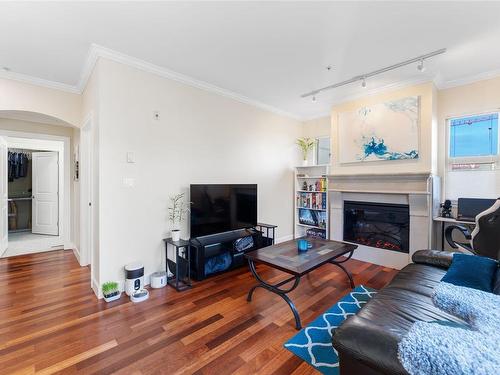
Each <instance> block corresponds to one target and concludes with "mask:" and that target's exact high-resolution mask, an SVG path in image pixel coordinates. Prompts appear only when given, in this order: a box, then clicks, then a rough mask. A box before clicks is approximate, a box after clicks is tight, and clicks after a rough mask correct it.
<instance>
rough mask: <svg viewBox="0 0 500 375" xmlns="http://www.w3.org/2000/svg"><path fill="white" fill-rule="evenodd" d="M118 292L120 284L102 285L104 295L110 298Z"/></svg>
mask: <svg viewBox="0 0 500 375" xmlns="http://www.w3.org/2000/svg"><path fill="white" fill-rule="evenodd" d="M118 291H119V290H118V283H117V282H116V281H107V282H105V283H104V284H102V294H104V295H105V296H109V295H111V294H113V293H116V292H118Z"/></svg>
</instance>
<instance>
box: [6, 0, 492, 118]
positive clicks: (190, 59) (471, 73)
mask: <svg viewBox="0 0 500 375" xmlns="http://www.w3.org/2000/svg"><path fill="white" fill-rule="evenodd" d="M499 14H500V3H499V2H477V1H470V2H437V1H434V2H418V1H417V2H330V3H327V2H272V3H271V2H267V3H257V2H232V3H228V2H199V3H193V2H181V3H177V2H176V3H173V2H168V3H167V2H152V3H146V2H135V3H134V2H127V3H121V2H109V3H103V2H99V3H97V2H82V3H49V2H47V3H45V2H36V3H22V2H12V3H5V2H2V3H1V4H0V67H9V68H10V69H11V72H8V73H6V72H3V73H2V76H12V77H13V76H15V75H16V74H18V75H27V76H32V77H36V78H39V79H43V80H48V81H54V82H57V83H60V84H64V85H67V86H71V87H74V88H75V89H76V88H77V87H78V83H79V81H80V80H81V77H82V74H83V70H84V65H85V62H86V60H87V56H88V54H89V49H90V46H91V45H92V44H93V43H94V44H97V45H100V46H104V47H106V48H109V49H112V50H115V51H118V52H120V53H123V54H126V55H128V56H132V57H134V58H136V59H140V60H143V61H145V62H148V63H151V64H155V65H157V66H159V67H163V68H166V69H168V70H170V71H174V72H178V73H181V74H183V75H185V76H188V77H191V78H193V79H194V80H198V81H202V82H206V83H208V84H210V85H213V86H217V87H219V88H221V89H224V90H226V91H229V92H232V93H235V94H237V95H239V96H240V97H246V98H249V99H251V100H253V101H256V102H259V103H262V104H264V105H267V106H270V107H273V108H275V109H278V110H281V111H284V112H287V113H290V114H292V115H294V116H295V117H299V118H311V117H316V116H319V115H322V114H326V113H328V111H329V110H330V108H331V106H332V104H333V103H337V102H340V101H343V100H345V99H346V98H349V97H353V96H358V95H361V94H363V93H368V92H370V91H373V90H377V89H380V88H382V87H387V86H391V85H395V84H400V83H402V82H407V81H416V80H422V79H436V80H437V81H438V82H440V83H442V84H448V85H450V84H454V83H457V82H461V81H464V80H469V79H473V78H474V77H478V76H488V75H489V74H491V75H492V74H496V73H500V22H499V20H500V18H499ZM443 47H445V48H448V52H447V53H446V54H445V55H442V56H439V57H435V58H433V59H432V61H429V62H428V64H426V66H427V69H426V71H425V72H424V73H419V72H417V70H416V69H415V67H414V66H411V67H406V68H401V69H398V70H397V71H393V72H390V73H386V74H384V75H381V76H378V77H376V78H372V79H370V80H369V81H368V88H367V89H362V88H361V87H360V85H359V84H357V83H354V84H351V85H348V86H345V87H343V88H338V89H334V90H331V91H329V92H327V93H324V94H322V95H320V96H318V100H317V101H316V102H312V101H311V100H310V99H303V98H300V95H301V94H303V93H305V92H308V91H311V90H314V89H317V88H319V87H322V86H326V85H328V84H331V83H335V82H338V81H342V80H345V79H348V78H351V77H353V76H356V75H360V74H362V73H366V72H369V71H371V70H375V69H378V68H381V67H384V66H387V65H391V64H394V63H397V62H399V61H402V60H406V59H408V58H412V57H415V56H418V55H420V54H424V53H427V52H431V51H433V50H436V49H439V48H443ZM328 65H331V66H333V69H332V70H331V71H327V70H326V66H328Z"/></svg>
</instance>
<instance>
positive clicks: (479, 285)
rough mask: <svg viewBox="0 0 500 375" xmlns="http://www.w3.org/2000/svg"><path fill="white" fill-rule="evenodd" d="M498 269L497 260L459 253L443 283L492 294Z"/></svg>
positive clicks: (454, 258)
mask: <svg viewBox="0 0 500 375" xmlns="http://www.w3.org/2000/svg"><path fill="white" fill-rule="evenodd" d="M497 269H498V262H497V261H496V260H493V259H490V258H486V257H480V256H477V255H467V254H460V253H457V254H453V261H452V263H451V266H450V268H448V272H446V275H444V277H443V278H442V279H441V281H444V282H447V283H450V284H453V285H458V286H465V287H467V288H473V289H479V290H482V291H484V292H490V293H491V292H492V291H493V280H494V278H495V274H496V272H497Z"/></svg>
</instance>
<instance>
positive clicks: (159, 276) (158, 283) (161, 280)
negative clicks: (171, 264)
mask: <svg viewBox="0 0 500 375" xmlns="http://www.w3.org/2000/svg"><path fill="white" fill-rule="evenodd" d="M165 285H167V273H166V272H165V271H161V272H155V273H153V274H152V275H151V288H155V289H159V288H163V287H164V286H165Z"/></svg>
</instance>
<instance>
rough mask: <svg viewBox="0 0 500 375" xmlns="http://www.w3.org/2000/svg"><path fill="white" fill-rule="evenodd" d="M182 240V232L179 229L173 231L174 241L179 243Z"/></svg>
mask: <svg viewBox="0 0 500 375" xmlns="http://www.w3.org/2000/svg"><path fill="white" fill-rule="evenodd" d="M180 239H181V231H180V230H179V229H173V230H172V241H179V240H180Z"/></svg>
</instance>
